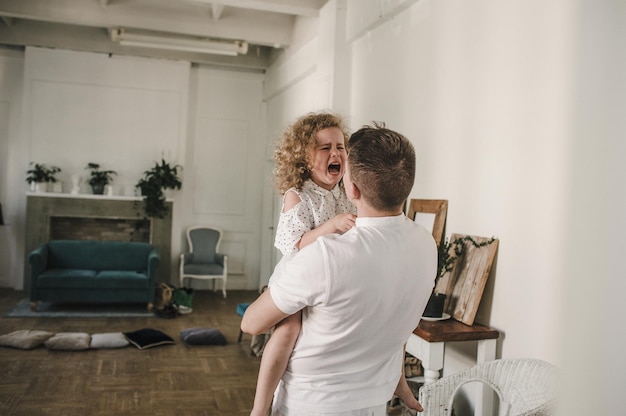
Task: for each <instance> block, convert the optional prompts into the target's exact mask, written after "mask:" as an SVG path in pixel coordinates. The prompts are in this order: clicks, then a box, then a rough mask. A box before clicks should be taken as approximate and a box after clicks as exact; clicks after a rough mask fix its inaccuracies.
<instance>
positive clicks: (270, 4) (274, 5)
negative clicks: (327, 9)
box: [179, 0, 328, 17]
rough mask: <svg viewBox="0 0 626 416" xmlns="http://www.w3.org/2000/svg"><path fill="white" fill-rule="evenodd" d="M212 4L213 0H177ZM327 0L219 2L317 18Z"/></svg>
mask: <svg viewBox="0 0 626 416" xmlns="http://www.w3.org/2000/svg"><path fill="white" fill-rule="evenodd" d="M179 1H191V2H195V3H203V4H212V3H216V1H215V0H179ZM327 1H328V0H219V1H217V3H220V4H221V5H223V6H232V7H238V8H245V9H253V10H258V11H264V12H273V13H284V14H291V15H296V16H307V17H317V16H318V15H319V10H320V8H321V7H322V6H323V5H324V4H325V3H326V2H327Z"/></svg>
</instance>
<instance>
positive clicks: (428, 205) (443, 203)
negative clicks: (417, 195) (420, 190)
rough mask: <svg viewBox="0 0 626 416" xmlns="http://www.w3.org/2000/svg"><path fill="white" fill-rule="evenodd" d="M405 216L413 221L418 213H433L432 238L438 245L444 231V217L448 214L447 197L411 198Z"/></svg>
mask: <svg viewBox="0 0 626 416" xmlns="http://www.w3.org/2000/svg"><path fill="white" fill-rule="evenodd" d="M407 211H408V213H407V217H409V218H410V219H412V220H413V221H415V217H416V215H417V214H418V213H424V214H435V219H434V222H433V229H432V233H433V238H434V239H435V242H436V243H437V247H439V246H440V245H441V243H442V241H443V238H444V235H445V232H446V218H447V216H448V200H447V199H411V200H409V202H408V206H407Z"/></svg>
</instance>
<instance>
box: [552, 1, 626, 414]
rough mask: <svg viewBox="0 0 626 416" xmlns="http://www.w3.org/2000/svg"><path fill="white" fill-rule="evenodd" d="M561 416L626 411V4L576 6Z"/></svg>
mask: <svg viewBox="0 0 626 416" xmlns="http://www.w3.org/2000/svg"><path fill="white" fill-rule="evenodd" d="M575 3H576V6H577V7H578V8H579V10H578V12H577V14H578V21H577V24H578V27H577V35H576V41H577V47H576V57H575V60H574V66H573V72H574V76H575V85H576V92H575V95H574V97H573V98H574V99H573V101H572V110H573V111H572V115H573V117H572V128H571V143H572V146H571V150H570V152H569V158H570V166H569V169H568V170H569V173H570V175H571V181H570V183H569V186H568V189H567V191H568V194H569V197H568V198H567V207H568V209H567V210H566V212H565V214H566V217H567V225H568V228H567V231H566V233H565V238H564V255H563V256H562V258H561V261H562V262H563V265H564V273H565V276H566V279H567V282H566V284H564V285H563V286H562V288H561V289H562V290H563V292H564V294H565V297H566V299H567V301H566V307H565V316H566V317H567V319H566V320H565V321H564V326H563V328H562V329H561V330H560V331H559V336H560V343H559V344H560V346H561V350H562V352H563V358H562V359H561V362H562V363H563V368H564V377H563V380H564V386H563V392H564V398H565V400H563V408H562V409H561V410H562V411H561V412H560V413H559V414H560V415H563V416H565V415H618V414H623V413H624V405H623V401H624V400H623V388H624V386H626V356H625V355H624V342H626V325H624V318H623V316H624V313H623V305H624V300H623V298H624V293H626V279H625V277H626V274H625V273H624V265H623V258H624V248H625V246H626V244H624V242H623V241H622V235H624V233H625V232H626V215H625V213H626V198H625V196H624V182H625V181H626V167H625V165H624V161H625V160H626V140H625V136H626V118H625V117H624V114H625V112H626V81H625V80H624V74H625V73H626V48H624V40H625V39H626V4H625V3H624V2H623V1H621V0H599V1H594V2H588V1H584V0H579V1H576V2H575Z"/></svg>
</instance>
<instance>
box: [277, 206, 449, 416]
mask: <svg viewBox="0 0 626 416" xmlns="http://www.w3.org/2000/svg"><path fill="white" fill-rule="evenodd" d="M436 270H437V248H436V245H435V241H434V239H433V237H432V235H431V234H430V232H428V231H427V230H426V229H425V228H423V227H422V226H420V225H418V224H416V223H415V222H414V221H411V220H410V219H408V218H407V217H406V216H404V215H398V216H394V217H366V218H357V221H356V225H355V227H353V228H352V229H351V230H350V231H348V232H346V233H345V234H343V235H338V234H333V235H329V236H325V237H320V238H319V239H318V240H317V241H316V242H315V243H313V244H311V245H309V246H307V247H305V248H304V249H303V250H301V251H300V252H299V253H296V254H292V255H290V256H286V257H284V258H283V259H282V260H281V262H280V263H279V264H278V265H277V266H276V269H275V271H274V274H273V275H272V277H271V279H270V294H271V296H272V299H273V301H274V303H275V304H276V305H277V306H278V308H279V309H280V310H281V311H283V312H284V313H287V314H293V313H295V312H297V311H298V310H301V309H302V311H303V313H302V329H301V332H300V336H299V337H298V340H297V343H296V346H295V348H294V351H293V353H292V355H291V358H290V360H289V365H288V367H287V371H286V372H285V374H284V375H283V378H282V381H281V383H280V386H279V389H278V392H277V396H276V400H277V402H280V403H283V404H285V405H286V407H288V408H289V409H293V410H306V411H318V412H344V411H350V410H356V409H361V408H364V407H371V406H376V405H380V404H384V403H386V402H387V401H388V400H390V399H391V397H392V395H393V392H394V390H395V388H396V386H397V384H398V381H399V380H400V376H401V372H402V365H403V364H404V356H403V349H402V347H403V345H404V344H405V343H406V341H407V339H408V337H409V335H410V334H411V332H412V331H413V330H414V329H415V327H416V326H417V324H418V323H419V320H420V317H421V314H422V312H423V311H424V308H425V306H426V302H427V301H428V298H429V296H430V294H431V292H432V289H433V285H434V279H435V273H436Z"/></svg>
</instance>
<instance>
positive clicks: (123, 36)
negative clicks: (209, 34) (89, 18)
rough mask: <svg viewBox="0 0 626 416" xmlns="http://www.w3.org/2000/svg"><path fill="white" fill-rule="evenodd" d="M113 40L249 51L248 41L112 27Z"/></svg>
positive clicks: (227, 52)
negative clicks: (141, 32)
mask: <svg viewBox="0 0 626 416" xmlns="http://www.w3.org/2000/svg"><path fill="white" fill-rule="evenodd" d="M110 33H111V40H113V41H114V42H119V44H120V45H122V46H138V47H143V48H154V49H168V50H175V51H184V52H198V53H209V54H216V55H228V56H237V54H242V55H245V54H246V53H248V42H245V41H234V42H221V41H214V40H203V39H185V38H174V37H166V36H155V35H148V34H139V33H132V32H128V31H127V30H126V29H111V31H110Z"/></svg>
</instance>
